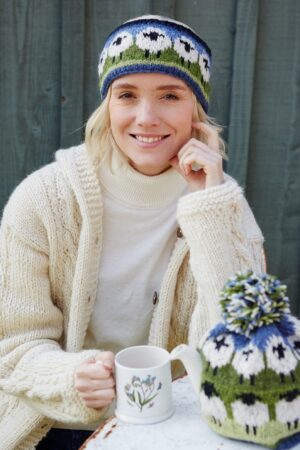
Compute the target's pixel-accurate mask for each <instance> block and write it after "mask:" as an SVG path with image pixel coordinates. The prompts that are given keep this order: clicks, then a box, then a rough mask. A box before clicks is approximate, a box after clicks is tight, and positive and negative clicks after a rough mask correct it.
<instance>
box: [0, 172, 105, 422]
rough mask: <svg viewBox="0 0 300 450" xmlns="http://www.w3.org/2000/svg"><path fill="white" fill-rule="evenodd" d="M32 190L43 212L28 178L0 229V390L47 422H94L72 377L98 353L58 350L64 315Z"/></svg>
mask: <svg viewBox="0 0 300 450" xmlns="http://www.w3.org/2000/svg"><path fill="white" fill-rule="evenodd" d="M35 182H36V180H35ZM32 187H35V189H37V191H38V198H39V201H40V203H41V205H43V209H45V208H47V198H46V196H44V195H43V191H42V189H41V186H39V184H38V183H36V185H35V184H34V177H31V179H30V180H29V181H28V180H25V182H23V183H22V184H21V185H20V186H19V187H18V188H17V189H16V191H15V192H14V193H13V195H12V197H11V199H10V201H9V203H8V205H7V207H6V209H5V211H4V215H3V220H2V224H1V231H0V294H1V296H0V389H2V390H3V392H5V393H7V394H10V395H13V396H15V397H16V398H18V399H19V400H20V401H23V402H25V403H27V404H28V405H29V406H30V407H32V408H33V409H35V410H37V411H38V412H39V413H41V414H42V415H45V416H47V417H49V418H52V419H55V420H59V421H62V422H64V421H65V422H69V423H70V422H84V423H88V422H93V421H96V420H97V419H99V417H100V416H101V411H96V410H94V409H91V408H87V407H86V406H85V405H84V403H83V402H82V401H81V399H80V397H79V396H78V394H77V392H76V391H75V389H74V380H73V377H74V369H75V367H76V366H77V365H78V364H79V363H80V362H81V361H83V360H84V359H86V358H88V357H90V356H94V355H96V354H97V353H98V351H92V350H91V351H90V350H86V351H81V352H78V353H67V352H65V351H63V350H62V348H61V346H60V343H61V339H62V333H63V315H62V311H61V310H60V309H59V308H58V306H57V305H56V304H55V303H54V301H53V299H52V295H51V283H50V280H49V243H48V239H49V237H48V235H47V230H46V229H45V227H44V226H43V223H42V221H41V220H40V217H39V215H38V213H37V212H36V211H37V208H36V206H35V205H34V204H33V203H34V202H33V201H32V198H31V196H30V192H33V189H32Z"/></svg>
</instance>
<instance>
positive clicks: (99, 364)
mask: <svg viewBox="0 0 300 450" xmlns="http://www.w3.org/2000/svg"><path fill="white" fill-rule="evenodd" d="M114 359H115V357H114V354H113V353H112V352H103V353H100V354H99V356H96V357H95V358H89V359H87V360H85V361H83V362H82V363H81V364H80V365H79V366H78V367H77V369H76V370H75V389H76V390H77V392H78V394H79V396H80V397H81V398H82V400H83V401H84V402H85V404H86V406H88V407H89V408H96V409H97V408H103V407H104V406H108V405H110V403H111V402H112V400H113V399H114V397H115V389H114V386H115V380H114V377H113V369H114Z"/></svg>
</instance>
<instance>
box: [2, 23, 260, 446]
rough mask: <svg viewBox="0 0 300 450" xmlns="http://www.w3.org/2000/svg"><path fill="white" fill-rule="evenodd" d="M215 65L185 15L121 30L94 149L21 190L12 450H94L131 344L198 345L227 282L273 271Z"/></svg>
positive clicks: (6, 419)
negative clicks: (219, 104) (226, 152)
mask: <svg viewBox="0 0 300 450" xmlns="http://www.w3.org/2000/svg"><path fill="white" fill-rule="evenodd" d="M210 60H211V53H210V50H209V48H208V47H207V45H206V44H205V43H204V42H203V41H202V40H201V39H200V38H199V37H198V36H197V35H196V34H195V33H194V32H193V31H192V30H191V29H190V28H188V27H187V26H186V25H184V24H181V23H179V22H175V21H173V20H171V19H168V18H162V17H158V16H143V17H140V18H137V19H133V20H131V21H129V22H126V23H125V24H123V25H121V26H120V27H118V28H117V29H116V30H115V31H113V32H112V33H111V35H110V36H109V37H108V38H107V41H106V43H105V46H104V50H103V52H102V54H101V56H100V62H99V77H100V81H99V82H100V90H101V95H102V104H101V106H100V107H99V108H98V109H97V110H96V111H95V113H94V114H93V115H92V116H91V118H90V119H89V121H88V123H87V127H86V138H85V144H83V145H80V146H78V147H74V148H71V149H68V150H60V151H58V152H57V153H56V161H55V162H54V163H52V164H49V165H47V166H45V167H44V168H42V169H40V170H38V171H37V172H35V173H34V174H32V175H30V176H29V177H28V178H27V179H26V180H24V181H23V182H22V183H21V184H20V185H19V186H18V187H17V189H16V190H15V192H14V193H13V194H12V196H11V198H10V200H9V202H8V204H7V206H6V208H5V211H4V215H3V220H2V227H1V240H0V245H1V247H0V258H1V272H0V274H1V275H0V276H1V278H0V280H1V318H2V320H1V337H2V340H1V344H0V349H1V365H0V367H1V371H0V373H1V378H0V388H1V390H0V396H1V410H0V411H1V414H0V417H1V422H0V430H1V431H2V433H1V436H2V438H1V441H2V442H1V444H0V448H1V449H5V450H8V449H14V448H20V449H21V448H22V449H32V448H35V446H37V447H36V448H38V449H46V448H55V449H59V448H63V449H68V448H74V442H75V441H74V439H76V445H77V446H78V447H79V446H80V444H81V443H82V442H83V440H84V439H85V438H86V437H87V436H88V434H89V433H90V431H87V430H92V429H93V428H95V427H96V426H97V423H99V420H100V419H101V417H104V416H105V414H109V411H108V408H109V406H110V405H111V403H112V400H113V398H114V395H115V391H114V378H113V365H114V354H115V352H116V351H118V350H119V349H121V348H124V347H127V346H130V345H136V344H144V343H151V344H154V345H159V346H162V347H165V348H167V349H169V350H170V349H172V348H173V347H174V346H175V345H177V344H179V343H181V342H185V341H189V342H190V344H192V345H194V346H196V345H197V343H198V340H199V339H200V337H201V336H202V335H203V333H204V332H205V331H206V330H207V329H208V328H209V327H210V326H211V325H212V324H214V323H215V322H216V321H217V320H218V318H219V309H218V304H217V298H218V293H219V290H220V288H221V287H222V285H223V283H224V281H225V279H226V278H227V277H228V276H230V275H232V274H233V273H234V272H235V271H237V270H245V269H253V270H254V271H256V272H261V271H262V270H263V257H262V242H263V237H262V234H261V232H260V230H259V228H258V226H257V224H256V222H255V219H254V217H253V215H252V212H251V210H250V208H249V206H248V204H247V202H246V200H245V198H244V197H243V194H242V190H241V188H240V187H239V186H238V185H237V183H236V182H235V181H234V180H233V179H231V178H230V177H229V176H227V175H225V174H224V173H223V170H222V156H221V155H222V151H223V143H222V141H221V139H220V137H219V133H220V128H219V127H217V126H216V125H215V124H214V123H213V122H212V121H211V120H210V119H209V118H208V116H207V107H208V98H209V91H210V85H209V76H210ZM177 220H178V222H177ZM178 223H179V226H180V228H179V227H178ZM1 427H2V428H1ZM50 429H51V431H50V432H49V433H48V434H47V432H48V431H49V430H50ZM73 430H75V431H73ZM78 430H84V431H78ZM46 434H47V436H46V437H45V438H44V439H42V438H43V436H45V435H46ZM72 442H73V444H72ZM59 445H60V446H61V447H59ZM72 445H73V447H72Z"/></svg>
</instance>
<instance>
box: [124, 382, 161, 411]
mask: <svg viewBox="0 0 300 450" xmlns="http://www.w3.org/2000/svg"><path fill="white" fill-rule="evenodd" d="M161 388H162V383H161V382H160V381H156V377H154V376H151V375H147V377H146V378H144V379H141V378H140V377H137V376H135V375H134V376H133V377H132V379H131V383H128V384H126V385H125V387H124V389H125V394H126V396H127V402H128V403H129V405H130V406H133V407H134V406H137V407H138V408H139V410H140V412H142V411H143V408H144V407H145V406H148V408H152V406H154V401H153V400H154V399H155V397H157V396H158V394H159V391H160V390H161Z"/></svg>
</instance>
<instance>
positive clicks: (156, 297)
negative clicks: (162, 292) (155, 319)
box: [152, 291, 158, 305]
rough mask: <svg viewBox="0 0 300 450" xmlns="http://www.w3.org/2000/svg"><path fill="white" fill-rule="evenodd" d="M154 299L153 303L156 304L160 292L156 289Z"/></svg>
mask: <svg viewBox="0 0 300 450" xmlns="http://www.w3.org/2000/svg"><path fill="white" fill-rule="evenodd" d="M152 301H153V305H156V303H157V302H158V293H157V292H156V291H154V294H153V300H152Z"/></svg>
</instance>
